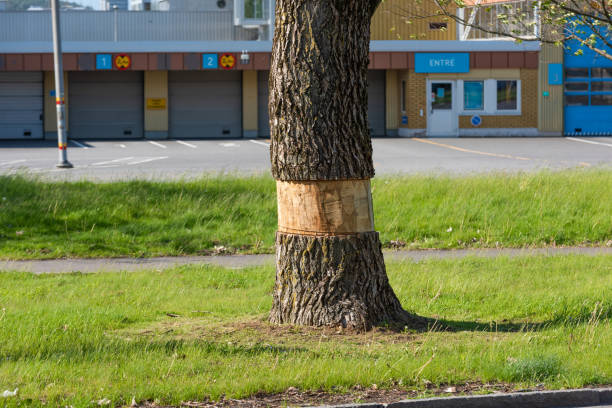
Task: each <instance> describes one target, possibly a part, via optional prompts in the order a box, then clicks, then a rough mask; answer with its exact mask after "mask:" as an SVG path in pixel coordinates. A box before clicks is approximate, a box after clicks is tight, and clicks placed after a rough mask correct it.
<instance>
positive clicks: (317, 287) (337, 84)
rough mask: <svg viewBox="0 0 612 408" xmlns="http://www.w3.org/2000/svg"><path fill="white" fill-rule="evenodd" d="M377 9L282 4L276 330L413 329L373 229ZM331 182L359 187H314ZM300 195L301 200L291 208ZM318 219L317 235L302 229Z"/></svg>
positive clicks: (274, 92)
mask: <svg viewBox="0 0 612 408" xmlns="http://www.w3.org/2000/svg"><path fill="white" fill-rule="evenodd" d="M378 2H379V0H351V1H346V0H277V2H276V27H275V33H274V45H273V51H272V68H271V72H270V106H269V110H270V122H271V123H270V125H271V139H272V143H271V151H270V155H271V162H272V174H273V175H274V177H275V178H276V179H277V180H278V184H277V186H278V191H279V200H281V201H279V220H282V221H283V224H287V223H288V224H291V223H293V224H292V225H281V226H279V229H280V230H279V232H278V233H277V239H276V245H277V250H276V253H277V276H276V286H275V290H274V303H273V307H272V311H271V313H270V320H271V321H272V322H274V323H290V324H302V325H312V326H344V327H349V328H353V329H356V330H368V329H370V328H371V327H372V326H373V325H378V324H383V323H387V324H390V325H397V324H401V325H402V327H403V326H405V325H410V324H411V323H414V322H415V320H414V319H413V317H412V316H411V315H409V314H408V313H407V312H405V311H404V310H403V309H402V307H401V305H400V302H399V301H398V299H397V297H396V296H395V294H394V293H393V289H391V286H390V285H389V282H388V279H387V274H386V271H385V265H384V260H383V256H382V252H381V245H380V241H379V238H378V233H376V232H375V231H374V228H373V223H370V227H368V226H367V225H368V224H367V222H366V221H367V220H368V219H371V197H370V196H369V179H370V178H371V177H373V176H374V165H373V162H372V143H371V140H370V134H369V129H368V118H367V106H368V103H367V70H368V64H369V43H370V18H371V15H372V14H373V12H374V9H375V8H376V6H377V4H378ZM329 180H353V181H354V182H346V183H343V184H338V185H337V186H335V185H332V186H331V187H330V186H329V185H326V186H323V185H320V186H318V187H317V186H313V185H312V183H313V182H314V183H317V182H319V183H323V182H324V181H325V182H327V183H329ZM285 182H291V183H285ZM299 183H303V184H304V186H303V187H302V186H300V185H297V186H296V184H299ZM364 186H365V187H364ZM351 188H353V189H354V191H350V189H351ZM364 189H365V190H364ZM364 191H365V192H366V193H364ZM296 192H299V194H302V196H300V197H296V198H295V199H292V198H291V197H290V195H291V194H297V193H296ZM336 192H337V193H336ZM309 194H310V195H309ZM288 195H289V197H288ZM364 197H367V200H369V203H366V205H363V200H364ZM296 206H297V207H300V208H296ZM301 207H304V208H301ZM288 209H289V210H288ZM280 211H303V212H304V214H299V215H300V216H293V215H292V214H290V215H289V216H286V214H280ZM368 211H369V213H368ZM347 217H348V218H347ZM351 217H352V218H351ZM368 217H370V218H368ZM310 219H312V220H313V223H312V226H311V227H312V228H309V226H304V222H303V220H310ZM364 225H365V226H366V227H365V230H364V227H363V226H364ZM351 226H354V227H351Z"/></svg>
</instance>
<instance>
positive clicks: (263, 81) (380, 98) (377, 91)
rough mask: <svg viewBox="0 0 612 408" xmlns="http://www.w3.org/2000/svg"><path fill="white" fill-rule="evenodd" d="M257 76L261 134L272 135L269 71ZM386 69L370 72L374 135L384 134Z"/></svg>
mask: <svg viewBox="0 0 612 408" xmlns="http://www.w3.org/2000/svg"><path fill="white" fill-rule="evenodd" d="M257 75H258V77H257V93H258V98H257V109H258V115H257V116H258V121H257V122H258V127H259V136H263V137H268V136H270V122H269V120H268V97H269V95H268V92H269V91H268V78H269V75H270V72H269V71H259V72H258V74H257ZM385 103H386V101H385V71H369V72H368V120H369V121H370V133H371V135H372V136H384V135H385V128H386V121H385Z"/></svg>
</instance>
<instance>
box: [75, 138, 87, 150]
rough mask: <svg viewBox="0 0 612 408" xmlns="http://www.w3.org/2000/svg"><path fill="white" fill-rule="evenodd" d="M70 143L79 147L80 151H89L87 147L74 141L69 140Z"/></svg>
mask: <svg viewBox="0 0 612 408" xmlns="http://www.w3.org/2000/svg"><path fill="white" fill-rule="evenodd" d="M70 142H72V143H74V144H75V145H77V146H79V147H80V148H81V149H89V147H87V146H85V145H84V144H83V143H79V142H77V141H76V140H70Z"/></svg>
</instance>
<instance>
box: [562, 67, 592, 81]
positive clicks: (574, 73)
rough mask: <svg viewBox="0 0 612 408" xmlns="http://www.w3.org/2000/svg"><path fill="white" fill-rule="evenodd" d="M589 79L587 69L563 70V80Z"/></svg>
mask: <svg viewBox="0 0 612 408" xmlns="http://www.w3.org/2000/svg"><path fill="white" fill-rule="evenodd" d="M588 77H589V69H588V68H565V78H566V79H571V78H588Z"/></svg>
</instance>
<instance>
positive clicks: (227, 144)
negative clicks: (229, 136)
mask: <svg viewBox="0 0 612 408" xmlns="http://www.w3.org/2000/svg"><path fill="white" fill-rule="evenodd" d="M219 146H221V147H240V145H239V144H238V143H231V142H230V143H219Z"/></svg>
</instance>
